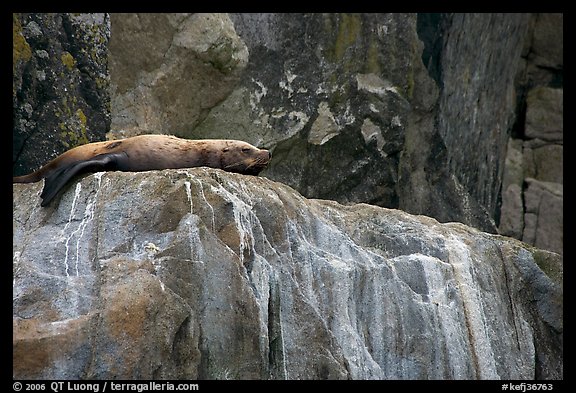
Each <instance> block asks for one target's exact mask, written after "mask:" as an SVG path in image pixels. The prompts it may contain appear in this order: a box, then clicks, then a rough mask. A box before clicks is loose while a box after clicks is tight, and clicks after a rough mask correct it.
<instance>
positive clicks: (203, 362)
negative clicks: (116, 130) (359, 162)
mask: <svg viewBox="0 0 576 393" xmlns="http://www.w3.org/2000/svg"><path fill="white" fill-rule="evenodd" d="M41 187H42V182H39V183H35V184H16V185H14V188H13V213H14V216H13V232H14V238H13V239H14V242H13V273H14V281H13V328H14V333H13V364H14V368H13V376H14V378H16V379H34V378H45V379H53V378H54V379H67V378H75V379H76V378H96V379H98V378H108V379H113V378H123V379H131V378H155V379H156V378H190V379H196V378H199V379H236V378H238V379H253V378H263V379H302V378H322V379H324V378H329V379H361V378H372V379H533V378H538V379H560V378H562V377H563V375H562V364H563V350H562V344H563V322H562V303H563V289H562V274H563V270H562V259H561V257H560V256H559V255H558V254H555V253H551V252H547V251H543V250H539V249H536V248H533V247H531V246H528V245H527V244H524V243H521V242H519V241H517V240H514V239H511V238H506V237H502V236H498V235H491V234H487V233H483V232H480V231H478V230H476V229H473V228H470V227H467V226H465V225H463V224H459V223H446V224H441V223H439V222H438V221H436V220H435V219H432V218H429V217H425V216H416V215H410V214H408V213H405V212H402V211H399V210H394V209H386V208H382V207H377V206H371V205H366V204H356V205H351V206H343V205H340V204H338V203H337V202H331V201H326V200H314V199H306V198H304V197H303V196H301V195H300V194H299V193H298V192H296V191H295V190H293V189H292V188H290V187H288V186H286V185H284V184H281V183H276V182H274V181H272V180H269V179H266V178H257V177H248V176H242V175H237V174H230V173H226V172H222V171H220V170H212V169H206V168H196V169H190V170H166V171H158V172H143V173H122V172H107V173H97V174H93V175H89V176H86V177H84V178H83V179H81V180H79V181H77V182H75V183H72V184H71V185H70V186H69V187H68V189H67V190H66V191H65V192H63V193H62V194H61V197H58V198H56V200H55V201H54V202H53V204H52V205H51V206H49V207H47V208H41V207H40V205H39V193H40V191H41Z"/></svg>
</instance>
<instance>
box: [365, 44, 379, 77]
mask: <svg viewBox="0 0 576 393" xmlns="http://www.w3.org/2000/svg"><path fill="white" fill-rule="evenodd" d="M378 53H379V47H378V42H377V41H376V40H375V39H374V37H372V38H371V39H370V44H369V45H368V52H367V53H366V64H365V72H364V73H365V74H375V75H380V72H381V70H380V62H379V61H378Z"/></svg>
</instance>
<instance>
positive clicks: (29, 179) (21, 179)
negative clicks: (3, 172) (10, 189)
mask: <svg viewBox="0 0 576 393" xmlns="http://www.w3.org/2000/svg"><path fill="white" fill-rule="evenodd" d="M41 179H42V174H41V173H40V171H39V170H38V171H36V172H32V173H30V174H28V175H24V176H15V177H13V178H12V183H36V182H37V181H40V180H41Z"/></svg>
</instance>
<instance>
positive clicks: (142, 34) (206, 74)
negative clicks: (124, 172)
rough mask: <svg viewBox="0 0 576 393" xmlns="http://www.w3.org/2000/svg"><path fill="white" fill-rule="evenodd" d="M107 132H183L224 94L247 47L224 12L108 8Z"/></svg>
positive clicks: (238, 72)
mask: <svg viewBox="0 0 576 393" xmlns="http://www.w3.org/2000/svg"><path fill="white" fill-rule="evenodd" d="M111 25H112V37H111V39H110V47H109V50H110V86H111V91H112V112H113V113H112V129H113V130H114V133H113V136H114V137H121V136H133V135H137V134H141V133H147V132H148V133H150V132H153V133H169V134H175V135H178V136H187V135H189V132H190V131H191V130H192V129H194V127H196V126H197V125H198V124H199V123H200V122H201V121H202V120H203V119H204V118H205V117H206V115H207V112H208V110H209V109H210V108H212V107H214V106H215V105H216V104H217V103H219V102H221V101H223V100H224V99H225V98H226V97H228V95H230V93H231V92H232V89H233V87H234V86H235V85H236V83H237V82H238V79H239V77H240V75H241V73H242V71H243V70H244V68H245V67H246V64H247V62H248V50H247V48H246V45H245V44H244V42H243V41H242V40H240V38H239V37H238V36H237V35H236V32H235V31H234V26H233V24H232V22H231V21H230V18H229V17H228V15H227V14H182V13H177V14H145V13H142V14H121V13H117V14H111Z"/></svg>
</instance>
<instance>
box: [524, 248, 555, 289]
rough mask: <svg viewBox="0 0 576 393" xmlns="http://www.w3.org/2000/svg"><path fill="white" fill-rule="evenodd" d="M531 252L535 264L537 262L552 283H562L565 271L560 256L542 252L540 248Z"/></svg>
mask: <svg viewBox="0 0 576 393" xmlns="http://www.w3.org/2000/svg"><path fill="white" fill-rule="evenodd" d="M531 251H532V257H533V258H534V262H536V264H537V265H538V267H539V268H540V269H541V270H542V271H543V272H544V273H546V275H547V276H548V277H550V278H551V279H552V281H554V282H556V283H562V279H563V269H562V263H561V261H559V258H558V256H557V255H556V254H554V253H552V252H549V251H545V250H540V249H538V248H534V249H532V250H531Z"/></svg>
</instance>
